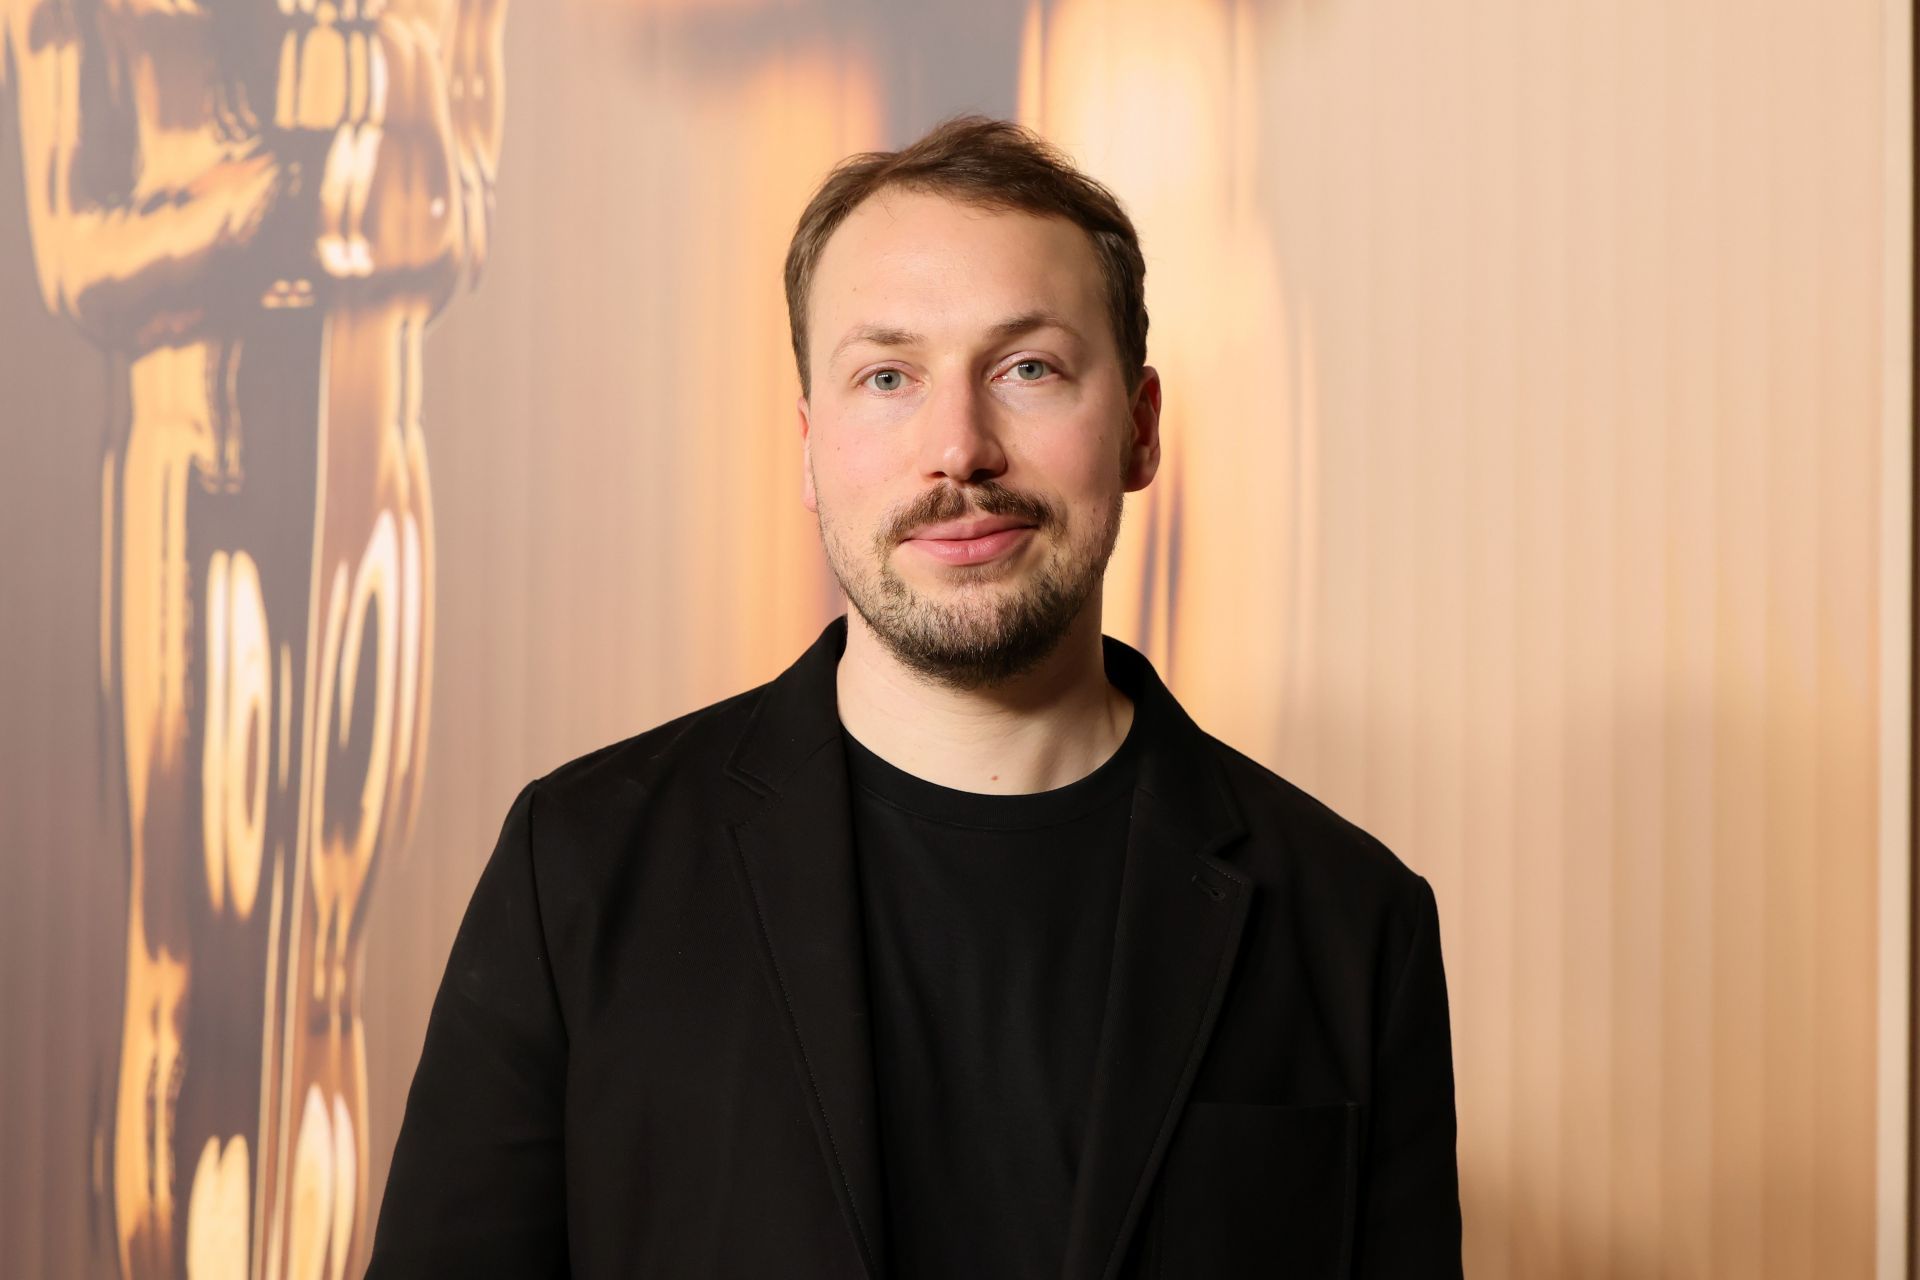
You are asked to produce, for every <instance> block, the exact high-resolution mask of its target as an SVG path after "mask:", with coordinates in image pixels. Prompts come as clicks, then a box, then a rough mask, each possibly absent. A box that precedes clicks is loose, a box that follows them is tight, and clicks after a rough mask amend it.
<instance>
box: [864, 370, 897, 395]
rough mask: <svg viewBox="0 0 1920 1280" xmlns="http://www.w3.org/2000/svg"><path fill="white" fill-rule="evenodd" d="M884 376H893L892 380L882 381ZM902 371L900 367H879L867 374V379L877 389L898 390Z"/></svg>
mask: <svg viewBox="0 0 1920 1280" xmlns="http://www.w3.org/2000/svg"><path fill="white" fill-rule="evenodd" d="M882 378H892V379H893V381H892V382H882V381H881V379H882ZM900 378H901V373H900V371H899V370H898V369H878V370H875V371H874V372H873V373H870V374H868V375H867V381H868V382H870V383H872V384H873V389H874V390H875V391H898V390H899V389H900Z"/></svg>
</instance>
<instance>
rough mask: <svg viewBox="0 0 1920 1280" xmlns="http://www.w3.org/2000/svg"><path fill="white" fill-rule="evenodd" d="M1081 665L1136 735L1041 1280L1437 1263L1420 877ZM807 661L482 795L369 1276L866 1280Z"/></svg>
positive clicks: (829, 781)
mask: <svg viewBox="0 0 1920 1280" xmlns="http://www.w3.org/2000/svg"><path fill="white" fill-rule="evenodd" d="M1104 644H1105V654H1106V663H1107V671H1108V675H1109V678H1110V679H1111V680H1113V682H1114V683H1115V684H1116V685H1117V686H1118V687H1120V688H1121V689H1123V690H1125V691H1127V692H1128V693H1129V694H1130V695H1131V696H1132V697H1133V699H1134V705H1135V711H1134V714H1135V716H1136V717H1139V718H1140V724H1139V726H1138V730H1140V731H1144V732H1143V734H1142V740H1141V747H1142V751H1141V756H1140V772H1139V775H1138V785H1137V790H1136V792H1135V796H1134V805H1133V816H1132V823H1131V826H1130V828H1129V831H1128V837H1127V847H1126V854H1125V856H1126V866H1125V871H1124V880H1123V885H1122V889H1121V895H1120V907H1119V917H1118V920H1117V922H1116V929H1115V937H1114V957H1113V966H1112V978H1111V986H1110V989H1109V990H1108V991H1107V993H1106V1005H1105V1008H1106V1014H1105V1023H1104V1028H1103V1030H1102V1032H1101V1036H1100V1045H1099V1050H1098V1056H1097V1059H1096V1065H1095V1068H1094V1074H1093V1082H1092V1095H1091V1099H1090V1107H1091V1111H1090V1114H1089V1119H1088V1129H1087V1137H1086V1146H1085V1148H1084V1150H1083V1152H1082V1158H1081V1165H1080V1168H1079V1172H1078V1178H1077V1183H1076V1186H1075V1192H1074V1199H1073V1207H1072V1215H1071V1219H1070V1222H1069V1226H1068V1230H1067V1238H1066V1256H1065V1262H1064V1266H1063V1268H1062V1271H1061V1276H1062V1278H1063V1280H1097V1278H1098V1280H1114V1278H1117V1277H1148V1276H1180V1277H1186V1276H1193V1277H1224V1276H1243V1275H1244V1276H1254V1275H1260V1276H1298V1277H1323V1276H1325V1277H1333V1276H1340V1277H1347V1276H1367V1277H1395V1278H1396V1280H1404V1278H1407V1277H1428V1276H1458V1275H1459V1274H1460V1201H1459V1188H1458V1181H1457V1175H1456V1169H1455V1161H1454V1109H1453V1066H1452V1057H1451V1051H1450V1047H1449V1039H1448V1036H1449V1033H1448V1017H1447V995H1446V983H1445V979H1444V977H1443V975H1442V972H1441V960H1440V936H1439V924H1438V919H1437V916H1436V914H1435V909H1434V899H1433V893H1432V891H1431V890H1430V889H1429V888H1428V886H1427V883H1426V881H1425V880H1423V879H1421V878H1420V877H1419V876H1417V875H1415V874H1414V873H1413V872H1411V871H1410V870H1408V869H1407V868H1406V867H1405V866H1404V865H1402V864H1401V863H1400V862H1399V861H1398V860H1397V859H1396V858H1395V857H1394V856H1393V854H1391V853H1390V852H1388V850H1387V849H1386V848H1385V847H1384V846H1383V845H1381V844H1380V843H1379V842H1378V841H1376V840H1375V839H1373V838H1372V837H1371V836H1369V835H1367V833H1366V832H1364V831H1362V830H1360V829H1359V828H1358V827H1356V826H1353V825H1352V824H1351V823H1348V822H1346V821H1345V820H1343V819H1341V818H1340V817H1339V816H1338V815H1336V814H1335V813H1334V812H1333V811H1332V810H1330V809H1328V808H1326V807H1325V806H1323V805H1321V804H1320V803H1319V802H1317V801H1315V800H1314V799H1312V798H1311V797H1309V796H1308V795H1307V794H1306V793H1304V792H1302V791H1301V790H1299V789H1298V788H1296V787H1294V786H1293V785H1291V784H1290V783H1288V782H1286V781H1285V780H1283V779H1282V778H1280V777H1279V776H1277V775H1276V774H1274V773H1272V772H1271V771H1269V770H1268V769H1266V768H1264V767H1262V766H1261V765H1259V764H1257V763H1256V762H1254V761H1253V760H1251V759H1249V758H1248V757H1246V756H1244V755H1242V754H1240V753H1239V752H1237V751H1235V750H1233V749H1232V748H1231V747H1228V746H1226V745H1225V744H1224V743H1222V742H1220V741H1218V740H1217V739H1215V738H1213V737H1210V736H1209V735H1207V734H1206V733H1204V732H1202V731H1201V730H1200V729H1199V728H1198V727H1197V726H1196V725H1195V724H1194V723H1193V721H1192V720H1191V719H1189V718H1188V717H1187V715H1186V713H1185V712H1184V711H1183V710H1182V709H1181V707H1180V705H1179V704H1178V703H1177V702H1176V701H1175V700H1174V698H1173V696H1172V695H1171V694H1170V693H1169V692H1168V691H1167V689H1166V687H1165V686H1164V685H1163V684H1162V683H1161V681H1160V679H1159V677H1158V675H1157V674H1156V673H1155V672H1154V670H1153V667H1152V666H1151V665H1150V664H1149V663H1148V661H1147V660H1146V658H1145V657H1143V656H1142V655H1141V654H1139V653H1138V652H1136V651H1135V650H1133V649H1131V648H1129V647H1128V646H1126V645H1124V644H1122V643H1120V642H1119V641H1117V640H1114V639H1112V638H1111V637H1107V638H1105V640H1104ZM845 645H846V619H845V618H838V619H836V620H835V621H834V622H833V623H831V624H829V625H828V627H827V628H826V630H825V631H823V632H822V633H821V635H820V638H819V639H818V640H817V641H815V642H814V644H813V646H812V647H811V648H809V649H808V650H807V652H806V653H805V654H803V655H802V656H801V657H800V659H799V660H798V661H796V662H795V663H794V664H793V665H792V666H791V667H789V668H788V669H787V670H786V671H785V672H784V673H783V674H782V675H780V676H779V677H778V678H776V679H774V680H773V681H771V682H769V683H767V684H764V685H761V686H760V687H758V688H756V689H752V690H750V691H748V692H746V693H742V694H739V695H738V696H736V697H732V698H729V699H727V700H726V701H724V702H719V703H715V704H714V705H712V706H709V707H706V708H703V709H701V710H699V711H695V712H692V713H691V714H689V715H685V716H682V717H680V718H679V719H677V720H674V721H672V722H670V723H668V724H664V725H661V726H659V727H658V728H655V729H652V730H649V731H648V732H645V733H642V734H639V735H638V736H636V737H632V738H629V739H627V740H625V741H624V742H619V743H615V744H613V745H611V746H608V747H604V748H601V749H600V750H598V751H595V752H592V753H591V754H588V755H585V756H581V757H580V758H578V759H576V760H573V761H571V762H569V763H567V764H565V765H562V766H561V767H560V768H558V769H555V770H554V771H553V772H551V773H549V774H547V775H546V776H544V777H542V778H540V779H538V780H536V781H534V782H530V783H528V784H527V785H526V787H524V788H523V789H522V790H521V791H520V793H519V795H518V797H517V798H516V799H515V800H514V802H513V807H512V809H511V810H510V811H509V812H508V814H507V817H506V822H505V825H504V826H503V827H502V829H501V832H500V840H499V844H498V846H497V847H496V848H495V849H494V851H493V854H492V857H491V859H490V860H489V861H488V863H487V865H486V868H485V870H484V871H483V872H482V873H481V876H480V881H479V885H478V887H477V888H476V889H475V890H474V893H473V899H472V902H471V903H470V905H469V906H468V908H467V912H466V916H465V918H464V920H463V921H462V923H461V925H460V929H459V932H458V934H457V936H456V937H455V939H454V944H453V952H452V955H451V957H450V958H449V960H448V962H447V969H446V976H445V978H444V979H443V980H442V982H441V985H440V990H439V993H438V995H437V996H436V998H435V1000H434V1004H433V1010H432V1013H431V1015H430V1017H429V1019H428V1022H427V1031H426V1043H425V1047H424V1048H423V1050H422V1052H421V1055H420V1065H419V1068H418V1070H417V1071H416V1073H415V1075H414V1079H413V1086H412V1089H411V1090H410V1092H409V1093H408V1096H407V1105H406V1114H405V1117H404V1119H403V1121H402V1123H401V1127H400V1136H399V1140H398V1145H397V1146H396V1148H395V1150H394V1155H393V1166H392V1170H391V1173H390V1176H389V1177H388V1180H387V1189H386V1197H385V1200H384V1202H383V1204H382V1206H381V1209H380V1218H379V1225H378V1228H377V1229H376V1231H375V1235H374V1243H373V1258H372V1263H371V1269H370V1271H369V1272H368V1274H369V1276H372V1277H375V1278H376V1280H389V1278H392V1277H416V1276H460V1277H478V1276H512V1277H532V1276H553V1275H567V1274H572V1275H577V1276H583V1277H601V1276H667V1277H681V1276H688V1277H694V1276H729V1277H731V1276H743V1277H744V1276H795V1277H812V1276H820V1277H848V1278H851V1277H879V1276H882V1275H884V1274H885V1265H886V1263H885V1260H886V1258H887V1242H886V1239H885V1238H884V1237H885V1214H884V1212H883V1207H882V1197H883V1196H884V1194H885V1179H884V1175H883V1172H882V1170H881V1167H880V1162H879V1154H878V1153H879V1150H880V1147H879V1142H878V1135H877V1134H876V1132H875V1113H874V1101H873V1063H872V1058H871V1050H870V1043H869V1038H868V1028H867V998H866V990H865V985H864V977H863V974H864V967H863V965H864V962H863V958H862V954H861V935H860V928H859V918H860V913H859V903H858V900H857V898H856V894H857V882H856V879H855V869H854V863H853V857H854V851H853V847H852V841H851V836H850V821H849V811H848V800H847V782H846V765H845V760H844V752H843V750H842V748H841V742H840V724H839V715H838V710H837V703H836V697H835V675H834V673H835V668H836V666H837V664H838V662H839V658H840V654H841V652H842V651H843V649H844V648H845ZM905 1280H911V1278H910V1277H909V1278H905Z"/></svg>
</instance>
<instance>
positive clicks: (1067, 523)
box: [799, 191, 1160, 688]
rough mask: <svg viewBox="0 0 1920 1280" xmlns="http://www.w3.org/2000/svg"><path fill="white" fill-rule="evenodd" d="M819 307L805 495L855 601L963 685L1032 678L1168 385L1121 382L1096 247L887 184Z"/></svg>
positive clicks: (1145, 468)
mask: <svg viewBox="0 0 1920 1280" xmlns="http://www.w3.org/2000/svg"><path fill="white" fill-rule="evenodd" d="M808 305H809V311H808V318H809V346H810V350H809V352H808V359H809V362H810V365H809V376H810V378H811V382H812V392H811V395H810V396H806V397H802V398H801V400H800V404H799V410H800V427H801V432H802V435H803V437H804V440H805V464H806V465H805V469H806V477H805V493H804V501H805V503H806V505H807V509H808V510H809V511H812V512H814V513H816V514H817V515H818V516H819V519H820V535H821V538H822V541H823V542H824V544H825V547H826V553H827V560H828V563H829V564H830V565H831V566H832V568H833V573H834V576H835V577H836V578H838V579H839V581H840V585H841V587H842V588H843V589H844V590H845V591H846V593H847V598H848V599H849V600H850V601H851V602H852V604H853V606H854V608H856V609H858V610H859V612H860V615H861V617H862V618H864V619H865V620H866V622H867V624H868V625H869V626H870V627H871V628H872V629H873V631H874V633H875V634H876V635H877V636H878V637H879V638H880V639H881V641H882V642H883V643H885V644H886V645H887V647H888V648H889V649H890V650H892V652H893V653H894V654H895V655H896V656H897V657H898V658H899V659H900V660H901V661H902V662H903V663H905V664H906V665H907V666H909V667H910V668H912V669H914V670H916V671H919V672H921V673H922V674H924V675H927V676H929V677H931V678H933V679H935V680H938V681H939V682H941V683H944V684H947V685H949V686H951V687H956V688H978V687H981V686H986V685H992V684H996V683H999V682H1001V681H1004V680H1006V679H1008V678H1009V677H1011V676H1014V675H1017V674H1019V673H1021V672H1024V671H1027V670H1030V669H1031V668H1032V667H1033V666H1034V665H1035V664H1037V663H1038V662H1039V661H1040V660H1041V659H1043V658H1044V657H1046V655H1047V654H1049V653H1050V652H1052V651H1053V649H1054V648H1055V647H1056V646H1057V645H1058V643H1059V642H1060V640H1061V638H1062V637H1063V636H1064V635H1065V634H1066V633H1067V631H1068V630H1069V629H1070V628H1071V626H1072V625H1073V623H1074V621H1075V619H1076V618H1078V617H1079V616H1080V615H1081V613H1082V611H1083V610H1084V609H1085V608H1086V607H1087V606H1088V604H1089V602H1092V603H1093V605H1094V607H1095V608H1096V610H1097V608H1098V600H1099V589H1100V581H1101V576H1102V575H1103V574H1104V573H1105V571H1106V567H1107V560H1108V557H1109V556H1111V555H1112V553H1113V546H1114V541H1115V539H1116V538H1117V537H1118V536H1119V532H1120V513H1121V505H1122V495H1123V494H1125V493H1126V492H1128V491H1130V490H1134V489H1140V488H1143V487H1145V485H1146V484H1147V483H1148V481H1150V480H1151V479H1152V478H1153V473H1154V470H1155V468H1156V467H1157V466H1158V464H1159V456H1160V443H1159V408H1160V387H1159V379H1158V376H1157V375H1156V374H1154V372H1153V371H1152V370H1151V369H1149V370H1148V371H1147V372H1146V376H1145V377H1144V379H1143V380H1142V382H1141V385H1140V386H1139V388H1138V389H1137V391H1136V392H1135V393H1134V394H1132V395H1129V394H1128V390H1127V385H1126V382H1127V378H1126V373H1127V371H1126V370H1125V368H1124V367H1123V366H1122V363H1121V358H1120V354H1119V350H1118V346H1117V344H1116V343H1115V340H1114V337H1113V331H1112V327H1111V325H1110V323H1109V320H1108V314H1107V308H1106V302H1105V282H1104V279H1103V277H1102V274H1101V271H1100V266H1099V262H1098V259H1097V258H1096V257H1095V255H1094V249H1093V244H1092V241H1091V240H1090V239H1089V238H1088V236H1087V234H1086V233H1085V232H1084V231H1082V230H1081V229H1080V228H1079V227H1078V226H1076V225H1074V224H1073V223H1071V222H1069V221H1067V220H1065V219H1063V218H1051V217H1038V216H1035V215H1032V214H1028V213H1021V212H1009V211H997V210H985V209H981V208H978V207H975V206H972V205H966V204H960V203H956V202H955V201H953V200H950V199H947V198H946V197H944V196H939V195H928V194H921V193H915V192H907V191H884V192H881V193H880V194H878V195H875V196H873V197H871V198H869V199H868V200H866V201H865V202H864V203H862V204H861V205H860V206H859V207H858V208H856V209H855V210H854V211H853V212H852V213H851V214H850V215H849V216H848V217H847V219H846V221H844V222H843V223H841V225H840V227H839V228H838V229H837V230H836V231H835V232H834V233H833V236H832V237H831V238H830V239H829V240H828V242H827V245H826V248H825V249H824V250H823V251H822V253H821V255H820V260H819V262H818V264H817V266H816V268H815V273H814V280H813V291H812V295H811V297H810V299H809V304H808Z"/></svg>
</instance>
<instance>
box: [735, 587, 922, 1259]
mask: <svg viewBox="0 0 1920 1280" xmlns="http://www.w3.org/2000/svg"><path fill="white" fill-rule="evenodd" d="M845 644H846V620H845V619H844V618H841V619H838V620H836V622H835V623H833V624H832V625H830V626H829V627H828V628H827V629H826V631H824V632H822V633H821V636H820V639H819V640H817V641H815V642H814V644H813V646H812V647H811V648H810V649H808V650H807V652H806V653H805V654H803V655H802V656H801V657H800V659H799V660H798V661H797V662H795V663H794V665H793V666H791V667H789V668H788V669H787V671H786V672H785V673H783V674H782V675H781V676H780V677H779V678H778V679H777V680H775V681H774V682H773V683H772V684H771V685H770V686H769V687H768V689H767V692H766V694H765V696H764V697H763V698H762V700H761V703H760V707H759V710H758V711H757V712H756V714H755V716H754V718H753V721H752V722H751V723H750V724H749V726H748V728H747V730H746V732H745V733H744V734H743V735H742V737H741V740H740V743H739V745H738V746H736V748H735V749H734V754H733V758H732V759H731V760H730V761H729V762H728V765H727V770H728V772H729V773H730V774H731V775H733V776H734V777H735V778H736V779H737V780H739V781H740V782H742V783H744V784H745V785H747V786H748V787H749V788H751V789H752V790H754V791H755V792H756V793H757V794H759V795H760V796H761V797H762V799H763V801H764V803H763V805H762V806H761V808H760V811H759V813H758V815H757V816H755V817H753V818H751V819H749V820H748V821H745V822H742V823H737V824H734V825H733V826H732V828H731V833H730V834H731V836H732V843H733V847H734V849H735V851H736V853H737V855H738V857H737V866H738V869H739V871H740V875H741V885H742V888H743V890H744V891H745V894H746V897H747V901H748V903H749V904H750V907H751V910H752V912H753V917H754V923H755V925H756V926H757V931H758V934H759V938H760V942H761V947H762V951H763V956H764V959H765V961H766V964H765V970H764V971H765V974H766V977H767V981H768V982H769V983H770V984H771V986H772V989H773V996H774V1003H775V1005H776V1006H777V1007H779V1008H781V1009H784V1010H785V1011H786V1012H787V1015H788V1016H787V1030H788V1032H789V1034H790V1037H791V1044H792V1048H793V1052H794V1059H793V1060H794V1065H795V1067H796V1068H797V1069H798V1071H799V1072H800V1075H801V1079H802V1085H803V1090H804V1092H805V1094H806V1096H807V1098H808V1099H809V1100H810V1102H811V1107H810V1110H811V1113H812V1118H813V1125H814V1133H815V1136H816V1137H817V1138H818V1139H819V1143H820V1154H821V1157H822V1159H823V1160H824V1161H825V1165H826V1173H827V1175H828V1176H829V1178H830V1179H831V1181H832V1183H833V1192H834V1196H835V1198H836V1199H837V1200H838V1201H839V1204H840V1209H841V1213H842V1214H843V1215H844V1217H845V1219H846V1223H847V1227H848V1229H849V1231H851V1232H852V1235H853V1242H854V1244H855V1246H856V1248H857V1249H858V1251H859V1255H860V1259H861V1261H862V1263H863V1264H864V1267H865V1271H866V1274H867V1275H868V1276H869V1277H870V1278H872V1280H878V1277H879V1276H880V1275H881V1260H882V1259H884V1258H885V1257H886V1239H885V1229H886V1214H885V1212H884V1210H883V1208H882V1202H881V1195H882V1182H883V1179H882V1173H881V1165H880V1140H879V1132H878V1124H877V1120H876V1108H875V1103H874V1086H873V1050H872V1035H871V1032H870V1029H869V1023H868V1012H867V987H866V969H865V965H866V959H865V955H864V953H863V948H862V942H861V925H860V911H859V896H858V895H859V881H858V880H857V878H856V874H855V867H854V861H853V831H852V818H851V814H850V811H849V809H848V802H847V778H846V759H845V754H844V752H843V750H842V748H841V745H840V737H839V735H840V718H839V710H838V705H837V698H836V695H835V683H834V671H835V668H836V666H837V665H838V662H839V657H840V653H841V651H842V650H843V649H844V647H845ZM794 1262H795V1266H796V1267H797V1268H799V1267H803V1266H804V1260H802V1259H797V1258H796V1259H795V1260H794Z"/></svg>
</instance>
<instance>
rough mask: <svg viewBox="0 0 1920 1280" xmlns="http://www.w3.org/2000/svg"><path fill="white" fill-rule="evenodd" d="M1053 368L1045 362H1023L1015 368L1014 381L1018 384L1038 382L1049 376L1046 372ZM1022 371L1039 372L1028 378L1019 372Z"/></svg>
mask: <svg viewBox="0 0 1920 1280" xmlns="http://www.w3.org/2000/svg"><path fill="white" fill-rule="evenodd" d="M1052 367H1053V366H1052V365H1050V364H1048V363H1047V362H1046V361H1045V360H1022V361H1021V362H1020V363H1019V364H1016V365H1014V366H1013V368H1014V380H1015V381H1016V382H1038V381H1040V379H1042V378H1044V377H1046V376H1047V375H1046V371H1047V370H1048V369H1051V368H1052ZM1022 369H1034V370H1037V371H1038V372H1036V373H1034V374H1033V376H1032V377H1027V376H1025V375H1024V374H1021V373H1020V372H1019V371H1020V370H1022Z"/></svg>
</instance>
